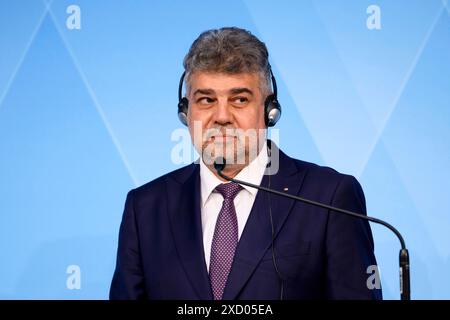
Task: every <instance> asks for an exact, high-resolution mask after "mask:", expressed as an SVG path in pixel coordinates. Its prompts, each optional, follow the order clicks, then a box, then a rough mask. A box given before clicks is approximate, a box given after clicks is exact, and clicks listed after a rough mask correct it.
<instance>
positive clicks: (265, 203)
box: [223, 143, 304, 300]
mask: <svg viewBox="0 0 450 320" xmlns="http://www.w3.org/2000/svg"><path fill="white" fill-rule="evenodd" d="M274 148H276V146H273V143H272V150H273V149H274ZM276 151H279V170H278V173H277V174H275V175H272V176H271V178H270V179H271V181H270V187H271V188H272V189H276V190H279V191H284V190H285V188H288V191H286V192H287V193H290V194H298V192H299V190H300V187H301V184H302V181H303V177H304V172H303V171H298V169H297V167H296V165H295V163H294V161H293V160H292V159H291V158H289V157H288V156H287V155H285V154H284V153H283V152H281V150H279V149H276ZM272 154H273V152H272ZM268 184H269V176H268V175H264V177H263V179H262V182H261V185H262V186H265V187H268ZM268 199H269V198H268V193H267V192H264V191H258V193H257V194H256V198H255V202H254V204H253V207H252V210H251V212H250V215H249V218H248V220H247V223H246V225H245V228H244V231H243V232H242V235H241V238H240V240H239V243H238V247H237V248H236V253H235V258H234V262H233V265H232V268H231V272H230V275H229V277H228V282H227V285H226V287H225V291H224V295H223V299H225V300H232V299H235V298H236V297H237V295H238V294H239V292H240V291H241V289H242V288H243V287H244V285H245V283H246V282H247V280H248V279H249V278H250V276H251V275H252V273H253V271H254V270H255V268H256V266H257V265H258V263H259V261H260V260H261V258H262V257H263V255H264V253H265V252H266V251H267V249H269V248H270V245H271V242H272V231H271V228H272V226H271V223H270V215H269V200H268ZM270 203H271V208H272V217H273V223H274V228H275V237H276V235H277V234H278V232H279V231H280V229H281V227H282V226H283V224H284V222H285V221H286V218H287V216H288V215H289V213H290V211H291V209H292V207H293V204H294V203H295V201H294V200H291V199H288V198H284V197H281V196H277V195H273V194H272V195H270Z"/></svg>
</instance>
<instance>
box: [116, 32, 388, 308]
mask: <svg viewBox="0 0 450 320" xmlns="http://www.w3.org/2000/svg"><path fill="white" fill-rule="evenodd" d="M184 68H185V74H184V75H183V77H184V78H182V79H181V81H183V80H184V81H185V86H186V97H185V98H183V99H180V106H179V113H180V118H181V119H182V120H183V121H184V122H185V123H186V124H187V125H188V127H189V131H190V134H191V138H192V142H193V144H194V146H195V148H196V150H197V151H198V153H199V154H200V155H201V159H199V161H198V162H199V163H192V164H190V165H188V166H185V167H183V168H181V169H178V170H175V171H173V172H170V173H168V174H166V175H164V176H162V177H160V178H158V179H156V180H153V181H151V182H149V183H147V184H145V185H143V186H141V187H139V188H136V189H134V190H132V191H130V192H129V193H128V196H127V200H126V204H125V210H124V215H123V220H122V224H121V227H120V235H119V248H118V255H117V265H116V270H115V273H114V277H113V280H112V284H111V290H110V298H111V299H141V298H147V299H216V300H220V299H225V300H228V299H380V298H381V290H380V289H373V288H372V287H371V286H369V285H368V283H369V281H368V278H369V277H370V275H371V274H370V273H368V271H367V270H368V268H369V267H370V266H373V265H376V260H375V256H374V253H373V250H374V247H373V239H372V234H371V230H370V227H369V224H368V223H367V222H366V221H363V220H359V219H356V218H352V217H348V216H345V215H342V214H339V213H332V212H329V211H328V210H325V209H321V208H317V207H314V206H311V205H307V204H304V203H300V202H295V201H293V200H290V199H287V198H285V197H281V196H277V195H269V194H268V193H264V192H263V191H258V190H257V189H254V188H251V187H247V186H241V185H239V184H236V183H234V182H228V181H226V180H224V179H223V178H221V177H220V176H219V175H218V174H217V172H216V170H215V169H214V161H215V160H216V159H219V158H220V159H222V158H224V159H225V162H226V166H225V168H224V169H223V174H225V175H227V176H229V177H234V178H236V179H239V180H243V181H247V182H250V183H254V184H256V185H261V186H270V187H271V188H273V189H276V190H279V191H283V192H286V193H290V194H294V195H298V196H302V197H305V198H308V199H311V200H315V201H319V202H322V203H326V204H329V205H333V206H336V207H339V208H344V209H347V210H351V211H355V212H360V213H363V214H365V213H366V207H365V199H364V194H363V191H362V189H361V186H360V184H359V183H358V182H357V180H356V179H355V178H354V177H352V176H349V175H344V174H340V173H338V172H336V171H335V170H333V169H331V168H327V167H320V166H318V165H315V164H312V163H308V162H304V161H301V160H296V159H292V158H290V157H289V156H287V155H286V154H284V153H283V152H282V151H281V150H279V149H278V148H277V146H276V145H275V144H274V143H273V142H271V141H270V140H266V139H265V132H266V129H267V126H271V125H273V124H274V122H276V120H277V114H276V112H277V111H279V110H278V109H277V108H279V105H278V104H277V101H276V92H272V90H273V89H275V90H274V91H276V88H275V85H276V84H275V83H272V85H271V70H270V65H269V62H268V52H267V49H266V46H265V44H264V43H262V42H261V41H260V40H258V39H257V38H256V37H255V36H253V35H252V34H251V33H250V32H248V31H246V30H242V29H239V28H222V29H218V30H209V31H206V32H204V33H202V34H201V35H200V36H199V37H198V38H197V39H196V40H195V42H194V43H193V44H192V46H191V48H190V50H189V52H188V54H187V55H186V57H185V59H184ZM272 81H273V82H274V79H273V80H272ZM180 90H181V88H180ZM268 97H269V98H268ZM180 98H181V95H180ZM268 109H270V110H268ZM272 111H275V116H274V114H272ZM269 113H270V114H269ZM269 117H270V119H268V118H269ZM198 129H200V133H199V132H198V131H199V130H198ZM249 132H253V133H254V134H248V133H249ZM274 154H275V155H277V156H276V157H275V159H274V157H273V155H274ZM274 163H276V166H275V168H276V169H275V170H272V171H270V170H269V169H268V168H270V167H274V166H273V165H274Z"/></svg>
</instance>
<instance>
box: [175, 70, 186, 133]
mask: <svg viewBox="0 0 450 320" xmlns="http://www.w3.org/2000/svg"><path fill="white" fill-rule="evenodd" d="M185 75H186V71H185V72H183V74H182V75H181V78H180V83H179V85H178V119H180V121H181V123H182V124H184V125H185V126H187V125H188V123H187V113H188V107H189V100H188V98H186V97H182V90H183V81H184V77H185Z"/></svg>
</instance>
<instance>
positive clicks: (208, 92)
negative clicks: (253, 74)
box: [193, 87, 253, 96]
mask: <svg viewBox="0 0 450 320" xmlns="http://www.w3.org/2000/svg"><path fill="white" fill-rule="evenodd" d="M228 92H229V93H231V94H239V93H244V92H246V93H248V94H250V95H253V91H252V90H250V89H249V88H245V87H238V88H231V89H230V90H228ZM214 93H215V91H214V90H213V89H209V88H207V89H197V90H195V91H194V94H193V95H194V96H195V95H196V94H206V95H211V94H214Z"/></svg>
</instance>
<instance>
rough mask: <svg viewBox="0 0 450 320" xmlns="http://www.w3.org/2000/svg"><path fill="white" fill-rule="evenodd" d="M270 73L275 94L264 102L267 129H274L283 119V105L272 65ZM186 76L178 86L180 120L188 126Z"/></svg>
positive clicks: (184, 74)
mask: <svg viewBox="0 0 450 320" xmlns="http://www.w3.org/2000/svg"><path fill="white" fill-rule="evenodd" d="M269 72H270V78H271V80H272V89H273V93H272V94H270V95H269V96H267V98H266V99H265V100H264V121H265V123H266V126H267V127H273V126H274V125H275V124H276V123H277V122H278V120H279V119H280V117H281V105H280V103H279V102H278V98H277V81H276V80H275V76H274V75H273V72H272V67H271V66H270V64H269ZM185 76H186V71H185V72H183V74H182V75H181V78H180V82H179V84H178V119H180V121H181V123H182V124H184V125H185V126H187V125H188V122H187V114H188V108H189V100H188V98H186V97H183V95H182V91H183V81H184V77H185Z"/></svg>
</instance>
